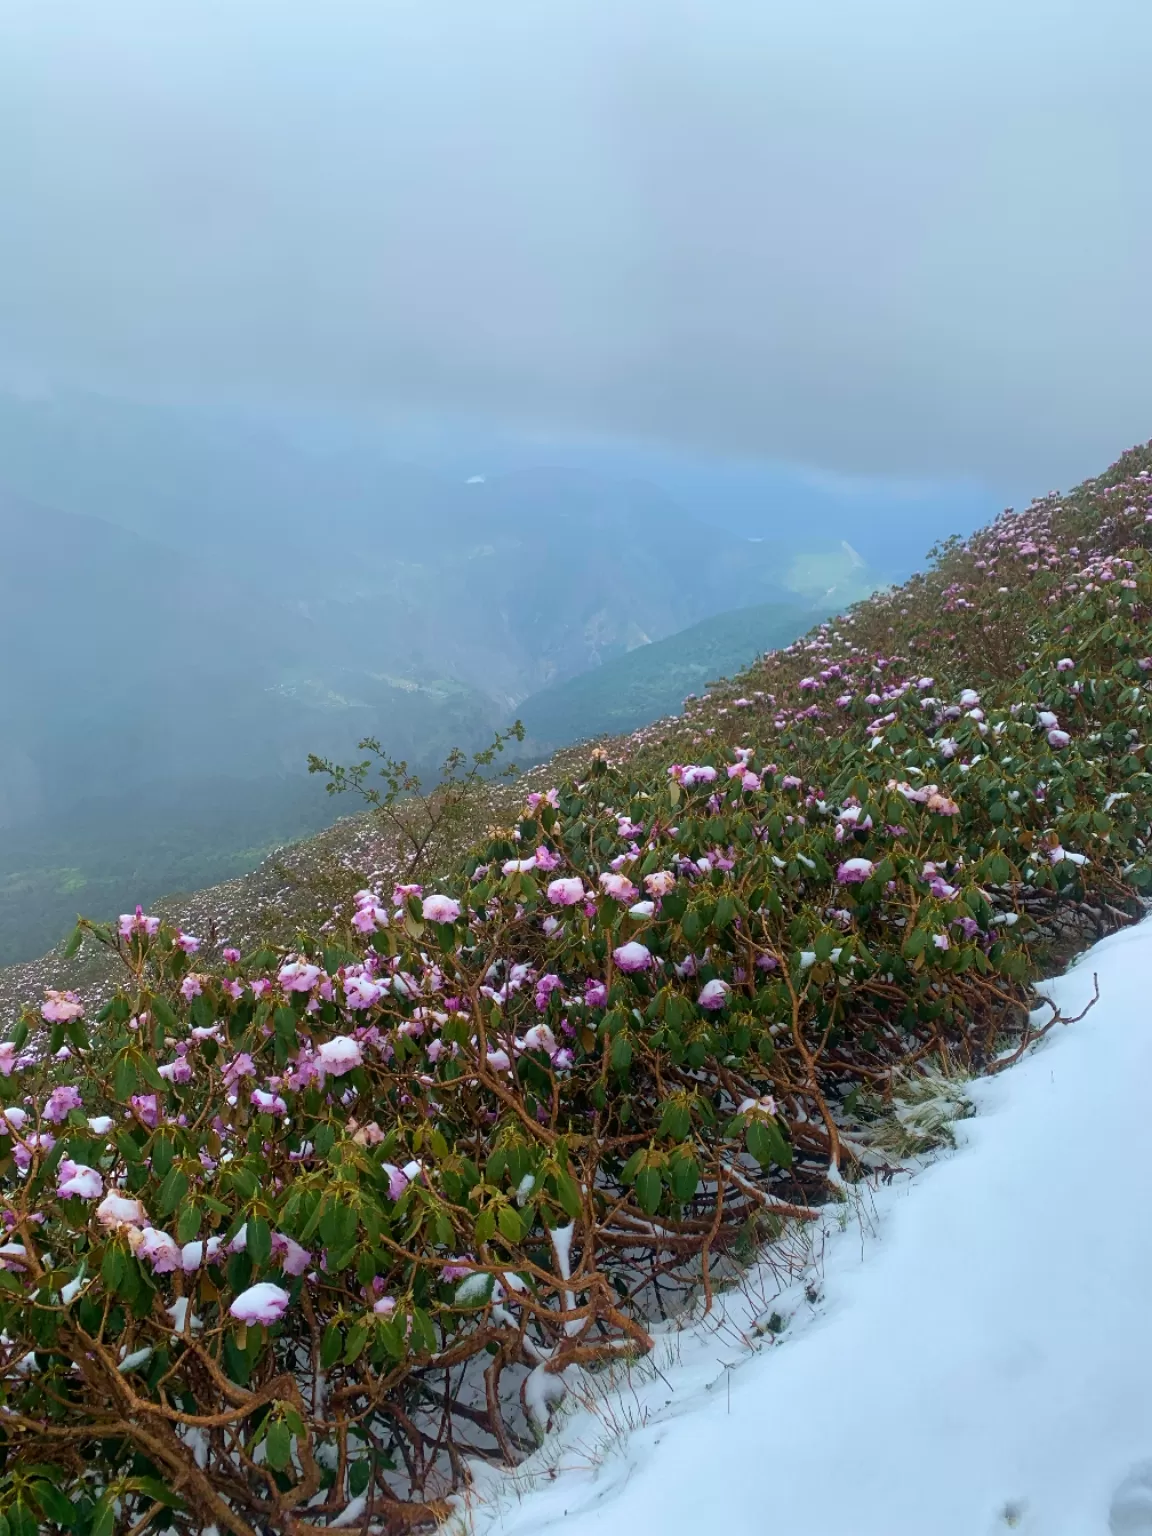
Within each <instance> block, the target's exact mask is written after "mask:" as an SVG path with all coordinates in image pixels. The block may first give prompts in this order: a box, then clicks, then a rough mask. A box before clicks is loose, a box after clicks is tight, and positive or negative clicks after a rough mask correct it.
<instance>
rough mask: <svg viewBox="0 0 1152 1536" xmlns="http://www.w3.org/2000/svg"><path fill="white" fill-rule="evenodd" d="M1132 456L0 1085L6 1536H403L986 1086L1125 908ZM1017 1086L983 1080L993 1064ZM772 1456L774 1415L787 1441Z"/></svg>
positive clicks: (1131, 868) (111, 939) (1142, 700)
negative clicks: (56, 1533)
mask: <svg viewBox="0 0 1152 1536" xmlns="http://www.w3.org/2000/svg"><path fill="white" fill-rule="evenodd" d="M1149 516H1152V485H1150V483H1149V480H1148V476H1147V469H1146V465H1145V461H1144V459H1142V458H1141V457H1140V456H1139V455H1135V456H1133V457H1131V458H1130V459H1129V460H1128V461H1126V462H1125V463H1123V464H1122V465H1121V466H1120V467H1119V468H1118V470H1117V471H1115V472H1114V474H1113V477H1111V479H1109V480H1108V481H1107V482H1099V483H1096V484H1094V485H1092V486H1089V487H1087V488H1085V489H1084V490H1082V491H1081V492H1080V493H1078V494H1077V495H1076V496H1074V497H1072V498H1069V499H1068V500H1067V501H1066V502H1064V501H1060V500H1059V499H1056V498H1051V499H1048V500H1046V501H1043V502H1039V503H1037V504H1035V505H1034V506H1033V507H1032V508H1031V509H1030V510H1029V511H1028V512H1026V513H1024V514H1020V515H1015V514H1013V515H1011V516H1006V517H1004V518H1002V519H1000V520H999V522H998V523H997V524H996V525H994V527H993V528H992V529H990V530H987V531H985V532H984V533H982V534H980V535H978V536H977V537H976V538H975V539H974V540H972V541H970V542H969V543H968V544H966V545H960V544H953V545H950V546H948V547H946V548H945V549H944V551H943V552H942V553H941V555H940V557H939V559H938V562H937V564H936V566H935V567H934V569H933V570H932V571H931V572H929V573H928V574H927V575H925V576H923V577H921V578H918V579H917V580H915V581H914V582H912V583H910V584H909V585H908V586H906V587H905V588H902V589H900V590H899V591H896V592H893V593H887V594H883V595H881V596H879V597H877V598H875V599H872V600H870V601H869V602H868V603H866V604H863V605H860V606H859V607H858V608H857V609H855V610H854V611H853V612H852V613H851V614H850V615H848V616H847V617H846V618H845V619H843V620H841V621H839V622H838V623H837V624H831V625H825V626H821V628H820V629H818V630H817V631H815V632H814V633H813V635H811V636H809V637H808V638H807V639H806V640H804V641H801V642H798V643H797V645H796V646H794V647H791V648H790V649H789V650H788V651H787V652H781V653H777V654H775V655H774V656H771V657H769V658H767V659H766V660H765V661H764V662H762V663H760V664H758V665H757V666H756V667H755V668H753V669H751V670H750V671H749V672H748V673H746V674H745V675H744V676H743V677H742V678H740V679H738V680H737V683H735V684H733V685H731V686H730V687H728V686H725V687H721V688H719V689H717V690H715V691H714V693H713V695H712V697H711V698H709V699H707V700H703V701H696V702H695V703H694V704H693V705H692V707H691V708H690V709H689V710H688V712H687V713H686V715H685V716H684V718H683V720H681V721H679V722H676V723H675V724H669V723H667V722H665V723H663V724H662V725H661V727H660V728H659V729H658V730H657V731H654V732H648V733H640V734H639V735H638V736H637V737H636V738H634V739H632V740H631V741H629V742H626V743H620V744H617V745H616V746H615V747H613V748H611V749H610V750H609V752H608V754H607V755H605V754H603V753H600V754H598V755H595V756H593V757H592V759H591V760H590V762H589V765H588V768H587V772H586V773H585V774H584V776H583V777H581V778H579V779H578V780H571V781H567V782H565V783H562V784H559V785H557V786H556V787H555V788H554V789H552V790H550V791H549V792H548V793H546V794H533V795H531V796H529V797H528V798H527V801H526V803H525V804H524V805H523V808H522V812H521V815H520V817H519V819H518V821H517V822H516V824H515V825H513V826H510V827H507V828H503V829H494V830H493V831H492V833H491V834H490V836H489V837H488V838H487V839H486V841H485V842H484V843H483V844H482V845H481V846H479V847H477V848H474V849H472V850H471V851H470V852H468V853H467V854H466V855H465V854H462V855H461V857H460V858H459V860H458V862H457V863H456V865H455V867H454V868H451V869H448V870H446V871H445V872H444V873H443V874H442V877H441V878H439V879H437V880H435V881H434V882H430V881H428V880H427V877H425V880H424V882H423V883H418V882H417V881H416V880H407V881H406V882H405V883H403V884H399V885H396V886H395V888H388V889H384V888H381V887H380V886H378V885H377V886H367V885H366V886H365V888H364V889H362V890H361V891H359V892H358V894H357V895H356V897H355V899H354V900H353V901H351V902H350V903H346V904H344V905H343V906H342V908H341V909H340V910H339V911H337V912H336V913H335V914H334V915H333V916H332V918H331V920H330V921H328V922H327V923H325V924H324V925H323V927H322V930H321V931H320V932H318V933H317V934H315V935H313V936H311V937H309V936H306V935H301V936H299V938H298V939H297V940H296V941H295V942H294V943H293V945H292V946H291V948H284V947H272V946H269V947H266V948H265V949H263V950H260V951H257V952H255V953H252V954H248V955H246V956H243V957H242V956H241V955H240V954H239V953H237V952H236V951H235V950H230V949H224V950H220V949H217V948H215V947H213V948H211V950H209V947H208V946H207V945H204V946H202V945H200V944H199V942H198V940H197V939H196V938H195V937H194V936H192V935H188V934H185V933H182V932H180V931H179V930H176V929H173V928H171V927H169V926H167V925H165V924H162V923H159V922H158V921H157V920H155V919H153V918H151V917H150V916H149V915H147V914H145V913H143V912H137V913H135V914H126V915H125V916H124V917H123V918H122V919H121V920H120V923H119V925H118V926H116V927H113V928H103V927H101V926H100V925H97V924H83V925H81V928H80V929H79V930H78V935H77V938H78V940H79V939H84V940H85V941H86V942H89V943H97V944H104V945H105V946H108V947H109V948H112V949H115V950H116V951H117V952H118V953H119V955H120V957H121V959H122V961H123V966H124V970H123V985H122V986H121V987H120V989H119V990H118V991H117V993H116V995H115V996H114V997H112V998H111V999H110V1000H109V1001H107V1002H106V1003H105V1004H104V1005H103V1006H102V1007H101V1008H100V1009H99V1010H98V1011H96V1012H94V1013H93V1015H92V1016H91V1017H88V1016H86V1009H85V1005H84V1003H83V1001H82V1000H81V999H80V998H78V997H76V996H74V995H73V994H70V993H68V992H66V991H63V990H60V991H56V992H53V993H50V994H49V995H48V996H47V997H46V998H45V999H43V1000H42V1001H39V1002H37V1004H36V1005H35V1006H34V1007H30V1008H29V1009H28V1010H27V1011H26V1013H25V1016H24V1019H23V1021H22V1023H21V1024H20V1026H19V1027H18V1029H17V1032H16V1034H15V1036H14V1037H13V1038H12V1039H11V1040H10V1041H8V1042H7V1043H6V1044H5V1045H3V1046H0V1074H2V1075H0V1090H2V1098H3V1112H2V1115H0V1134H2V1141H0V1180H2V1181H3V1210H4V1220H5V1222H6V1226H7V1232H6V1241H5V1242H4V1244H3V1245H2V1246H0V1261H2V1262H3V1266H4V1267H3V1270H0V1326H2V1329H3V1334H2V1340H0V1351H2V1352H0V1360H2V1363H3V1378H2V1388H0V1412H2V1414H3V1418H2V1420H0V1436H2V1439H0V1444H2V1446H3V1473H2V1481H0V1509H2V1511H3V1515H4V1518H5V1519H7V1521H8V1525H9V1529H10V1530H12V1531H32V1530H34V1529H36V1528H37V1525H38V1523H44V1524H48V1525H51V1524H52V1523H56V1524H58V1525H59V1526H61V1527H64V1528H69V1529H74V1530H77V1531H80V1532H110V1531H113V1530H116V1531H120V1530H136V1531H143V1530H145V1529H148V1528H151V1529H155V1530H163V1529H169V1528H172V1529H176V1530H181V1531H187V1532H192V1531H200V1530H203V1529H205V1528H207V1527H209V1526H213V1525H214V1526H216V1527H217V1529H218V1530H220V1531H233V1532H237V1533H253V1532H261V1533H264V1532H268V1533H271V1532H298V1533H306V1532H310V1531H318V1530H326V1529H329V1528H331V1527H332V1526H333V1525H339V1526H341V1527H348V1526H352V1527H354V1528H361V1527H363V1528H369V1529H380V1530H394V1529H395V1530H400V1529H405V1528H408V1527H410V1526H412V1525H414V1524H418V1523H420V1522H422V1521H428V1520H431V1519H434V1518H435V1517H436V1516H437V1514H438V1513H439V1512H440V1511H441V1510H442V1504H441V1503H440V1502H439V1501H440V1500H442V1498H443V1496H444V1495H445V1494H446V1493H447V1492H449V1491H450V1490H451V1489H452V1488H453V1487H454V1486H458V1485H459V1483H460V1482H461V1480H462V1479H463V1478H464V1476H465V1467H466V1461H467V1459H468V1458H469V1457H472V1456H477V1455H479V1456H489V1457H501V1458H504V1459H507V1460H515V1459H516V1458H517V1457H518V1456H519V1455H521V1454H522V1453H523V1452H524V1451H525V1450H526V1449H528V1448H530V1447H531V1446H532V1445H533V1443H534V1442H535V1440H536V1439H537V1438H538V1437H539V1435H540V1434H542V1433H543V1431H544V1430H545V1429H546V1427H547V1424H548V1422H549V1416H550V1414H551V1412H552V1411H553V1409H554V1407H555V1405H556V1404H557V1403H558V1402H559V1401H560V1399H561V1398H562V1397H563V1395H564V1392H565V1390H566V1382H568V1381H570V1379H571V1373H572V1372H573V1371H574V1370H577V1369H580V1368H583V1369H595V1368H597V1366H599V1365H601V1364H603V1363H605V1362H607V1361H610V1360H611V1359H613V1358H615V1357H617V1356H619V1354H620V1353H621V1352H622V1351H628V1352H639V1351H643V1350H645V1349H646V1348H647V1346H648V1332H647V1330H648V1327H649V1326H650V1324H651V1321H652V1319H653V1318H654V1317H656V1316H658V1315H660V1314H661V1312H662V1311H665V1310H666V1309H667V1308H668V1307H669V1306H674V1305H679V1304H682V1302H683V1301H684V1299H685V1297H686V1296H687V1295H688V1294H689V1293H690V1292H693V1293H696V1294H699V1295H700V1296H701V1297H702V1298H703V1299H704V1300H705V1302H706V1301H707V1300H708V1299H709V1297H710V1295H711V1291H712V1287H713V1286H714V1284H715V1283H716V1281H717V1278H718V1277H719V1276H722V1275H724V1274H725V1273H730V1267H731V1264H732V1263H733V1262H734V1260H735V1258H736V1257H738V1256H739V1255H740V1254H741V1253H746V1252H748V1251H749V1249H750V1247H751V1246H752V1245H753V1244H755V1243H757V1242H762V1241H764V1240H766V1239H770V1238H771V1237H773V1236H774V1235H776V1234H778V1233H779V1232H780V1230H781V1227H782V1225H783V1224H784V1223H788V1222H793V1221H796V1222H802V1221H804V1220H806V1219H808V1218H810V1216H811V1215H812V1214H813V1210H814V1207H815V1205H816V1204H817V1203H819V1202H820V1201H822V1200H824V1199H827V1198H828V1197H829V1196H830V1195H832V1196H835V1195H836V1194H837V1193H838V1191H839V1190H840V1189H841V1187H842V1185H843V1182H844V1180H845V1179H851V1178H853V1177H854V1176H855V1175H856V1172H857V1169H858V1166H859V1162H858V1159H859V1157H860V1154H861V1141H862V1139H864V1138H866V1135H867V1126H866V1124H864V1123H863V1122H862V1121H861V1119H860V1113H859V1109H858V1101H859V1100H860V1098H861V1094H860V1090H861V1089H866V1090H867V1096H870V1097H872V1098H875V1097H876V1096H879V1097H881V1098H882V1097H883V1095H884V1093H885V1092H886V1089H887V1086H888V1085H889V1084H890V1082H891V1080H892V1077H893V1074H894V1073H895V1072H897V1071H904V1070H907V1069H908V1068H909V1067H910V1066H912V1065H913V1064H915V1063H916V1062H918V1061H921V1060H926V1059H928V1058H934V1059H935V1060H936V1061H937V1063H943V1064H944V1065H947V1064H948V1063H950V1062H952V1061H954V1060H957V1059H959V1060H962V1061H963V1062H964V1063H965V1064H966V1065H967V1066H969V1067H971V1068H972V1069H979V1068H981V1067H983V1066H986V1065H988V1064H989V1062H990V1060H991V1058H992V1057H993V1056H994V1055H995V1056H996V1057H997V1064H999V1063H1000V1062H1002V1061H1003V1060H1006V1059H1009V1057H1006V1056H1005V1055H1004V1054H1003V1048H1004V1045H1005V1042H1006V1041H1008V1042H1010V1044H1011V1047H1012V1051H1019V1050H1021V1049H1023V1048H1024V1046H1025V1045H1026V1044H1027V1042H1028V1041H1029V1039H1031V1038H1034V1037H1035V1034H1036V1033H1037V1032H1039V1031H1040V1030H1041V1029H1043V1028H1045V1027H1049V1026H1050V1024H1051V1023H1052V1022H1053V1020H1051V1019H1046V1020H1043V1021H1042V1022H1037V1018H1036V1016H1035V1015H1034V1014H1030V1010H1031V1009H1033V1008H1034V1007H1035V998H1034V996H1033V994H1032V993H1031V991H1030V984H1031V982H1032V980H1033V979H1034V978H1035V976H1036V974H1037V972H1038V971H1039V970H1040V969H1042V968H1043V967H1044V966H1045V965H1046V964H1052V963H1055V960H1056V959H1057V958H1059V957H1060V956H1062V955H1064V954H1066V953H1068V952H1069V951H1070V950H1071V949H1072V948H1074V947H1075V946H1076V945H1077V944H1080V943H1083V942H1085V941H1086V939H1088V938H1091V937H1095V935H1096V933H1097V932H1098V931H1101V930H1102V929H1104V928H1107V927H1109V926H1114V925H1116V924H1117V923H1121V922H1124V921H1127V920H1129V919H1130V918H1131V917H1133V916H1134V915H1135V914H1136V913H1137V912H1138V911H1139V909H1140V908H1139V893H1140V892H1142V891H1143V890H1145V889H1146V888H1147V887H1148V885H1149V871H1148V865H1147V861H1146V853H1147V850H1146V838H1147V835H1148V822H1149V804H1150V796H1149V785H1150V784H1152V779H1150V776H1149V771H1148V767H1147V764H1146V745H1147V744H1146V740H1145V738H1146V737H1147V736H1148V707H1149V702H1150V699H1152V695H1150V693H1149V681H1148V677H1149V671H1150V670H1152V660H1150V659H1149V658H1150V655H1152V623H1150V613H1152V608H1150V604H1152V562H1150V560H1149V556H1148V553H1147V551H1146V548H1145V544H1146V542H1147V540H1146V534H1145V528H1146V523H1145V519H1146V518H1147V517H1149ZM1010 1054H1011V1053H1010ZM782 1411H786V1410H782Z"/></svg>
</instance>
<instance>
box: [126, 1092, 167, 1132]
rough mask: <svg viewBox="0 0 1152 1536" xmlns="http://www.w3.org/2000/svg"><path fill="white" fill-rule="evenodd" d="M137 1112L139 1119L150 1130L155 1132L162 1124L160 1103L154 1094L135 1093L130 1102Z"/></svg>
mask: <svg viewBox="0 0 1152 1536" xmlns="http://www.w3.org/2000/svg"><path fill="white" fill-rule="evenodd" d="M129 1102H130V1103H131V1105H132V1108H133V1109H134V1110H135V1111H136V1115H137V1118H138V1119H139V1120H140V1122H141V1123H142V1124H143V1125H146V1126H147V1127H148V1128H149V1130H155V1129H156V1127H157V1126H158V1125H159V1124H160V1101H159V1099H158V1098H157V1097H156V1095H155V1094H154V1093H134V1094H133V1095H132V1098H131V1100H130V1101H129Z"/></svg>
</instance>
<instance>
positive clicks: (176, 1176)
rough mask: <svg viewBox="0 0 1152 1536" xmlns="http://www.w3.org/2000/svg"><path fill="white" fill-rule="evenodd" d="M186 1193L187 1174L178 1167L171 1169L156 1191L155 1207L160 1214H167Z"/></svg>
mask: <svg viewBox="0 0 1152 1536" xmlns="http://www.w3.org/2000/svg"><path fill="white" fill-rule="evenodd" d="M187 1193H188V1175H187V1174H186V1173H184V1172H182V1170H181V1169H179V1168H173V1169H171V1170H170V1171H169V1173H168V1177H167V1178H166V1179H165V1180H164V1182H163V1183H162V1184H161V1186H160V1188H159V1189H158V1190H157V1192H156V1209H157V1210H158V1211H159V1212H160V1214H161V1215H162V1216H167V1215H169V1214H170V1213H171V1212H172V1211H174V1210H175V1209H176V1207H177V1206H178V1205H179V1204H180V1202H181V1200H183V1198H184V1196H185V1195H186V1194H187Z"/></svg>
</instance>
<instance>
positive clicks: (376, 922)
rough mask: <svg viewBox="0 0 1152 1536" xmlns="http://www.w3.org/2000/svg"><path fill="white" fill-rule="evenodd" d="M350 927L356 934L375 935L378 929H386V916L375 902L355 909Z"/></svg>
mask: <svg viewBox="0 0 1152 1536" xmlns="http://www.w3.org/2000/svg"><path fill="white" fill-rule="evenodd" d="M352 926H353V928H355V929H356V931H357V933H375V932H376V930H377V929H378V928H387V927H388V914H387V912H385V910H384V908H383V907H380V906H377V905H376V903H375V902H368V903H365V905H364V906H361V907H357V908H356V911H355V912H354V913H353V915H352Z"/></svg>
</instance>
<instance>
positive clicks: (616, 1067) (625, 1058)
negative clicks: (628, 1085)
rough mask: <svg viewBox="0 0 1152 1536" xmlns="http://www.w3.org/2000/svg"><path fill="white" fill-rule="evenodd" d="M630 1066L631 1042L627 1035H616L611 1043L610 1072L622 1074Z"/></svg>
mask: <svg viewBox="0 0 1152 1536" xmlns="http://www.w3.org/2000/svg"><path fill="white" fill-rule="evenodd" d="M631 1065H632V1042H631V1040H629V1038H628V1036H627V1035H624V1034H620V1035H617V1036H616V1038H615V1040H613V1042H612V1070H613V1072H620V1073H624V1072H627V1070H628V1068H629V1067H630V1066H631Z"/></svg>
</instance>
